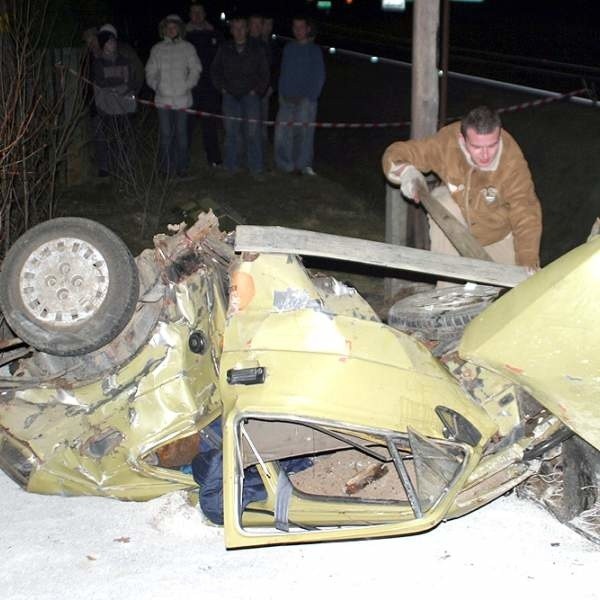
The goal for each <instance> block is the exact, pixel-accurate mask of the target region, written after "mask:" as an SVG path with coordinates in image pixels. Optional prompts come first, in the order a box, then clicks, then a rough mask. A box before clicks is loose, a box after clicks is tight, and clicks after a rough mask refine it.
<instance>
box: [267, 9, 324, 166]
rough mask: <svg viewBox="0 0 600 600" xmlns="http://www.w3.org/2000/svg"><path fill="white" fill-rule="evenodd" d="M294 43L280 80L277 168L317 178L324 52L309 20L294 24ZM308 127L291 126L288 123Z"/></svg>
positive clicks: (287, 52)
mask: <svg viewBox="0 0 600 600" xmlns="http://www.w3.org/2000/svg"><path fill="white" fill-rule="evenodd" d="M292 31H293V33H294V38H295V39H294V40H293V41H291V42H288V44H287V45H286V46H285V48H284V49H283V59H282V61H281V75H280V76H279V111H278V113H277V125H276V128H275V164H276V166H277V168H278V169H280V170H281V171H284V172H286V173H291V172H293V171H295V170H297V171H300V173H302V174H303V175H315V172H314V171H313V168H312V163H313V154H314V150H313V147H314V136H315V128H314V125H311V123H313V122H314V120H315V118H316V116H317V101H318V98H319V96H320V94H321V90H322V89H323V85H324V83H325V64H324V62H323V54H322V52H321V49H320V48H319V47H318V46H317V45H316V44H315V43H314V24H313V23H312V21H310V20H309V19H307V18H306V17H297V18H294V19H293V21H292ZM289 121H294V122H300V123H304V125H302V126H289V125H286V123H287V122H289Z"/></svg>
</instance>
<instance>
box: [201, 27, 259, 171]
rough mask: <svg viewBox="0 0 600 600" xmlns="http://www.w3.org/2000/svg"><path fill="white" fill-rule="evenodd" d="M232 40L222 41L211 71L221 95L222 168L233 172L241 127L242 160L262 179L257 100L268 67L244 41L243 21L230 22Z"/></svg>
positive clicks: (254, 45) (236, 163)
mask: <svg viewBox="0 0 600 600" xmlns="http://www.w3.org/2000/svg"><path fill="white" fill-rule="evenodd" d="M230 31H231V35H232V38H233V39H232V40H229V41H226V42H224V43H223V44H222V45H221V47H220V48H219V50H218V51H217V55H216V56H215V60H214V61H213V64H212V68H211V75H212V81H213V84H214V86H215V87H216V88H217V89H218V90H221V92H222V94H223V115H224V116H225V168H226V169H227V170H228V171H229V172H235V170H236V169H237V166H238V150H239V145H240V142H241V138H240V127H241V123H243V125H244V130H245V134H246V135H245V140H246V159H247V164H248V168H249V169H250V172H251V174H252V175H253V176H255V177H259V178H260V177H262V175H261V174H262V171H263V149H262V141H261V133H260V99H261V96H262V95H263V94H264V92H265V90H266V89H267V87H268V85H269V67H268V65H267V58H266V56H265V52H264V51H263V49H262V48H261V47H260V46H259V45H258V44H255V43H252V42H250V41H249V40H248V23H247V21H246V19H244V18H241V17H234V18H233V19H231V22H230Z"/></svg>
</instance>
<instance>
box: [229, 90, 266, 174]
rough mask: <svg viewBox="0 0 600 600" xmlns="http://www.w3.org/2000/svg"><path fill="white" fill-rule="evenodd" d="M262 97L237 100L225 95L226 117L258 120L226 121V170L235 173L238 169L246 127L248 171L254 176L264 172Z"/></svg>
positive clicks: (253, 95)
mask: <svg viewBox="0 0 600 600" xmlns="http://www.w3.org/2000/svg"><path fill="white" fill-rule="evenodd" d="M260 109H261V106H260V96H258V95H256V94H246V95H245V96H242V97H241V98H236V97H235V96H232V95H231V94H227V93H224V94H223V114H224V115H225V116H226V117H241V118H243V119H256V122H254V123H250V122H248V121H246V120H245V121H237V120H232V119H225V161H224V165H225V168H226V169H227V170H229V171H235V170H236V169H237V167H238V153H239V149H240V147H241V142H242V138H241V129H242V127H244V133H245V141H246V160H247V163H248V169H250V172H251V173H253V174H258V173H260V172H261V171H262V170H263V149H262V139H261V127H260V123H259V122H258V121H260Z"/></svg>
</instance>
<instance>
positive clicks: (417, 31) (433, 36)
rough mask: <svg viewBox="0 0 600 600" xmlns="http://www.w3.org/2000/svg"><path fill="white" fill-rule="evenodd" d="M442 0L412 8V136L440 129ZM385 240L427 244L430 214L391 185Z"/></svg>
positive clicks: (392, 283) (391, 288)
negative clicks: (439, 36)
mask: <svg viewBox="0 0 600 600" xmlns="http://www.w3.org/2000/svg"><path fill="white" fill-rule="evenodd" d="M439 21H440V0H415V1H414V8H413V34H412V37H413V42H412V44H413V45H412V94H411V130H410V137H411V139H420V138H424V137H427V136H428V135H433V134H434V133H435V132H436V131H437V122H438V107H439V88H438V67H437V56H438V51H437V43H438V36H437V34H438V27H439ZM385 209H386V212H385V215H386V216H385V218H386V227H385V240H386V242H388V243H391V244H400V245H402V246H413V247H415V248H428V247H429V235H428V228H427V218H426V215H425V212H424V211H423V209H422V208H420V207H418V206H416V205H414V204H412V203H409V202H406V201H405V200H404V199H403V197H402V195H401V194H400V191H399V190H398V189H397V188H393V187H391V186H390V185H387V186H386V194H385ZM385 287H386V289H385V295H386V297H387V298H390V297H391V296H393V295H395V293H396V292H397V291H398V289H399V288H400V287H402V281H400V280H392V279H388V280H386V286H385Z"/></svg>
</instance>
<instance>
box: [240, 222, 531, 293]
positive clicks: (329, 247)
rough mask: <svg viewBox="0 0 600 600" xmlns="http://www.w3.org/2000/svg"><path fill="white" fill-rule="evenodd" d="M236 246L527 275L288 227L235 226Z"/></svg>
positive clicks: (453, 274) (449, 274)
mask: <svg viewBox="0 0 600 600" xmlns="http://www.w3.org/2000/svg"><path fill="white" fill-rule="evenodd" d="M235 249H236V251H237V252H258V253H261V252H269V253H278V254H300V255H306V256H321V257H323V258H332V259H336V260H343V261H350V262H358V263H364V264H368V265H375V266H378V267H387V268H390V269H398V270H403V271H412V272H418V273H428V274H431V275H436V276H440V277H443V278H451V279H458V280H464V281H473V282H477V283H487V284H490V285H497V286H502V287H514V286H515V285H518V284H519V283H521V282H522V281H524V280H525V279H527V277H528V273H527V269H526V268H525V267H516V266H512V265H500V264H497V263H493V262H488V261H482V260H478V259H476V258H465V257H462V256H447V255H445V254H437V253H435V252H430V251H429V250H417V249H416V248H407V247H405V246H396V245H394V244H385V243H383V242H372V241H369V240H362V239H359V238H350V237H343V236H339V235H331V234H329V233H318V232H315V231H306V230H303V229H289V228H287V227H261V226H258V225H238V227H237V228H236V235H235Z"/></svg>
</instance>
